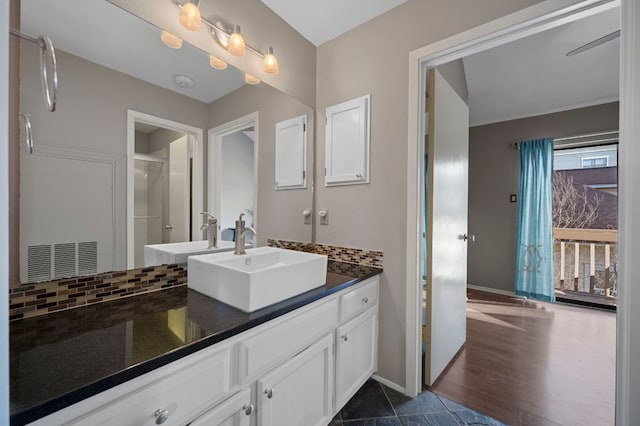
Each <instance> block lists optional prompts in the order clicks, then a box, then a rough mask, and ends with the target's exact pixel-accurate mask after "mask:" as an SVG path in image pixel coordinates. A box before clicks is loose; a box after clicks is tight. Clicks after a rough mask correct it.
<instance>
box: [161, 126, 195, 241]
mask: <svg viewBox="0 0 640 426" xmlns="http://www.w3.org/2000/svg"><path fill="white" fill-rule="evenodd" d="M189 175H190V167H189V136H186V135H185V136H183V137H181V138H180V139H176V140H175V141H173V142H171V143H170V144H169V217H168V220H167V223H166V229H167V230H168V238H167V239H166V240H168V242H170V243H180V242H183V241H189V240H190V238H189V218H190V217H191V209H190V205H191V185H190V184H189V182H190V179H189Z"/></svg>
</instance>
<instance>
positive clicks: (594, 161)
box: [581, 157, 609, 169]
mask: <svg viewBox="0 0 640 426" xmlns="http://www.w3.org/2000/svg"><path fill="white" fill-rule="evenodd" d="M581 160H582V168H583V169H589V168H593V167H607V166H608V165H609V157H587V158H581Z"/></svg>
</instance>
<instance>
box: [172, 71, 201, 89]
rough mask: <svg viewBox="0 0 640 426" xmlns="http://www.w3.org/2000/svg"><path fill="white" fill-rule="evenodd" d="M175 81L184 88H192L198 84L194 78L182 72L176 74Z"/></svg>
mask: <svg viewBox="0 0 640 426" xmlns="http://www.w3.org/2000/svg"><path fill="white" fill-rule="evenodd" d="M173 81H174V82H175V83H176V85H178V86H180V87H182V88H183V89H191V88H192V87H193V86H194V85H195V84H196V83H195V82H194V81H193V79H192V78H190V77H187V76H186V75H181V74H178V75H176V76H174V77H173Z"/></svg>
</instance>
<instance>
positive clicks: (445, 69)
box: [437, 59, 469, 103]
mask: <svg viewBox="0 0 640 426" xmlns="http://www.w3.org/2000/svg"><path fill="white" fill-rule="evenodd" d="M437 69H438V72H440V75H442V76H443V77H444V79H445V80H447V83H449V84H450V85H451V87H452V88H453V90H455V91H456V93H457V94H458V96H460V97H461V98H462V100H463V101H465V102H467V103H468V101H469V88H468V87H467V74H466V73H465V71H464V61H463V60H462V59H458V60H455V61H452V62H449V63H448V64H444V65H440V66H439V67H437Z"/></svg>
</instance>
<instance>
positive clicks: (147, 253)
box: [144, 240, 251, 267]
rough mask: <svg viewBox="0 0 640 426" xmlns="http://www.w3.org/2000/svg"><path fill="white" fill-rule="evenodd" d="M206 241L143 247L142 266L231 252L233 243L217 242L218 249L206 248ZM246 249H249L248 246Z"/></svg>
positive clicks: (184, 260)
mask: <svg viewBox="0 0 640 426" xmlns="http://www.w3.org/2000/svg"><path fill="white" fill-rule="evenodd" d="M208 244H209V243H208V242H207V241H187V242H184V243H169V244H152V245H148V246H144V266H145V267H147V266H156V265H165V264H167V265H170V264H174V263H177V264H181V263H187V258H188V257H189V256H194V255H197V254H206V253H219V252H225V251H229V250H231V251H233V249H234V248H235V243H234V242H233V241H221V240H218V247H215V248H207V245H208ZM247 247H251V245H250V244H248V245H247Z"/></svg>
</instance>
